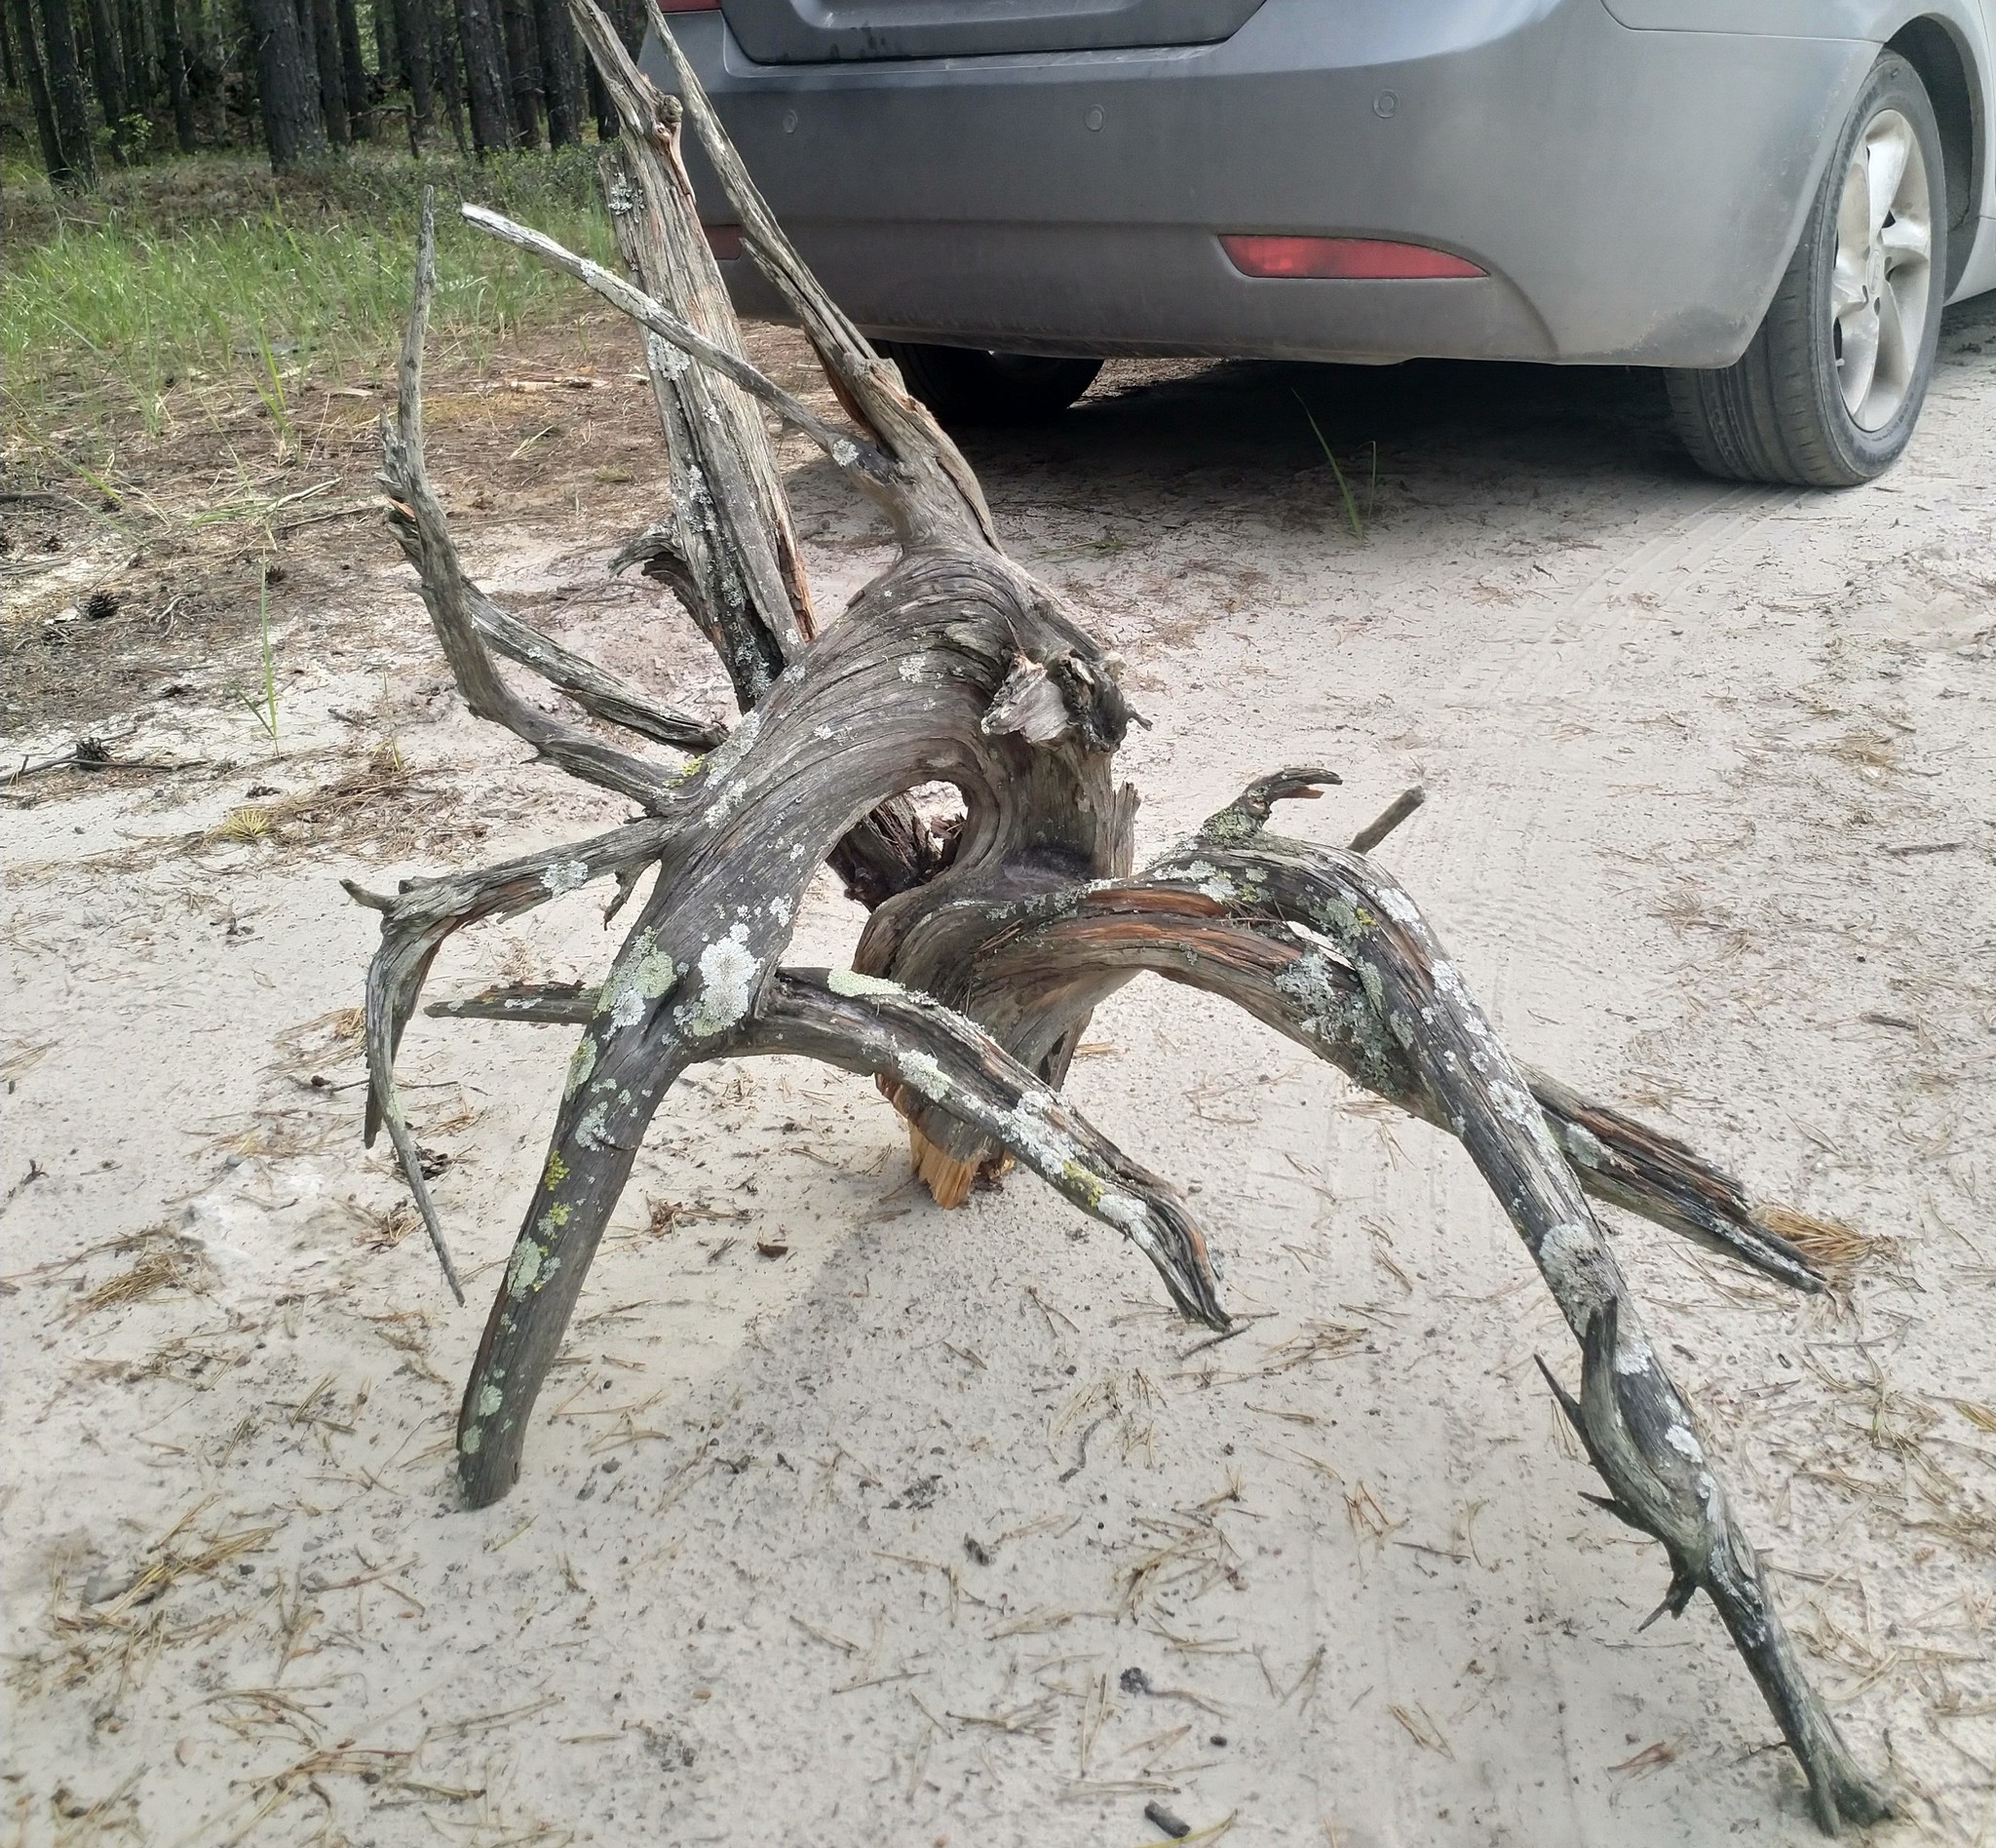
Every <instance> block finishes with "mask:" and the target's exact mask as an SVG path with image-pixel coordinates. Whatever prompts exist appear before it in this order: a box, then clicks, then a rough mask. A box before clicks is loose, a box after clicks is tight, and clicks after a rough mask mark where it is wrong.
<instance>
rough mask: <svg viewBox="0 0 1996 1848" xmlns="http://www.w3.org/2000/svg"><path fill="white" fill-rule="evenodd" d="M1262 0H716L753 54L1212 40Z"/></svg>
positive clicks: (925, 53) (807, 56) (915, 52)
mask: <svg viewBox="0 0 1996 1848" xmlns="http://www.w3.org/2000/svg"><path fill="white" fill-rule="evenodd" d="M1260 5H1261V0H722V5H721V11H722V12H723V13H724V14H725V15H726V17H727V21H728V25H729V27H730V29H731V30H732V31H733V32H734V35H735V39H736V42H737V43H738V44H740V46H741V47H742V49H743V51H745V52H746V53H748V55H749V57H750V58H753V59H755V61H756V62H757V63H759V64H823V63H831V62H835V61H837V62H850V61H856V60H863V59H872V58H977V57H987V56H991V55H994V54H1001V53H1007V52H1101V51H1114V50H1120V49H1123V48H1126V47H1132V46H1152V45H1210V44H1213V43H1215V42H1217V41H1218V40H1220V39H1224V38H1230V37H1231V36H1232V35H1233V34H1234V33H1235V32H1237V31H1239V30H1240V28H1241V26H1242V24H1243V23H1244V22H1245V21H1246V20H1247V19H1248V17H1249V16H1250V15H1251V14H1253V12H1254V11H1255V9H1256V8H1258V7H1259V6H1260Z"/></svg>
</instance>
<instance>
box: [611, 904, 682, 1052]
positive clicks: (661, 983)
mask: <svg viewBox="0 0 1996 1848" xmlns="http://www.w3.org/2000/svg"><path fill="white" fill-rule="evenodd" d="M657 942H658V939H657V936H656V934H655V933H654V932H653V931H652V929H651V927H650V926H649V925H647V926H646V927H645V928H644V929H643V930H641V931H639V932H638V933H637V935H636V937H635V938H634V939H633V941H632V944H631V947H630V949H629V950H627V951H626V952H625V955H624V959H623V961H622V962H621V963H620V964H619V965H618V967H617V968H616V969H614V970H612V971H611V972H610V979H609V981H608V982H604V983H603V990H602V996H601V998H600V999H599V1000H598V1002H597V1003H596V1011H597V1013H598V1014H605V1013H606V1014H608V1015H609V1017H610V1024H611V1025H612V1026H613V1027H617V1028H620V1029H621V1028H624V1027H632V1026H635V1025H636V1024H637V1023H638V1022H639V1021H640V1020H643V1019H644V1016H645V1010H646V1009H647V1007H648V1006H649V1005H650V1004H651V1003H652V1002H654V1001H657V1000H659V999H661V998H662V997H663V996H665V995H667V994H669V993H670V992H671V991H672V984H673V983H674V982H677V981H678V980H679V974H680V971H679V965H678V964H677V963H675V962H674V961H673V960H672V956H671V955H670V954H669V953H668V952H667V951H665V950H663V949H660V948H658V947H657Z"/></svg>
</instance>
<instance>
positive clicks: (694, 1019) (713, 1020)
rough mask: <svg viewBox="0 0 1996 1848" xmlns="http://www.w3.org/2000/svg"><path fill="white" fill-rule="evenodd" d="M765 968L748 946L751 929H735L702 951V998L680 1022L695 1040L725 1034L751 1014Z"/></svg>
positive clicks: (681, 1016) (737, 927)
mask: <svg viewBox="0 0 1996 1848" xmlns="http://www.w3.org/2000/svg"><path fill="white" fill-rule="evenodd" d="M761 969H762V965H761V964H760V963H759V962H757V961H756V959H755V953H754V951H752V950H751V949H750V948H749V927H748V926H747V925H746V924H737V925H735V926H733V927H732V928H731V929H730V930H729V932H728V934H727V936H725V937H723V938H722V939H721V940H720V941H719V942H718V943H710V944H708V946H707V947H706V948H705V949H703V950H702V951H701V952H700V997H699V999H698V1000H697V1001H695V1002H694V1003H693V1005H692V1006H691V1007H689V1008H686V1009H684V1010H682V1012H681V1015H680V1019H681V1020H682V1021H683V1023H684V1025H685V1027H686V1030H687V1032H688V1033H689V1034H691V1035H692V1036H693V1037H694V1038H695V1039H711V1038H712V1037H713V1036H714V1035H715V1034H716V1033H725V1032H726V1031H727V1030H728V1028H729V1027H731V1026H733V1025H734V1024H735V1023H736V1022H737V1021H739V1020H741V1019H742V1018H743V1017H744V1016H745V1015H746V1014H747V1013H748V1012H749V1002H750V1001H751V1000H752V999H753V998H754V994H755V978H756V977H757V976H758V975H759V974H760V973H761Z"/></svg>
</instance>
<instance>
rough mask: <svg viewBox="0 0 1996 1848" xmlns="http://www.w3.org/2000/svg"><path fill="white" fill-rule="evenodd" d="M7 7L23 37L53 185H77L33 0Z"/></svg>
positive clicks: (24, 65)
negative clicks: (60, 127) (44, 60)
mask: <svg viewBox="0 0 1996 1848" xmlns="http://www.w3.org/2000/svg"><path fill="white" fill-rule="evenodd" d="M7 11H8V17H9V19H11V20H12V21H13V25H14V36H15V37H16V38H17V39H18V40H19V50H20V67H21V74H22V76H24V77H25V78H26V80H27V94H28V101H29V102H30V103H31V104H32V105H33V107H34V112H35V134H36V135H37V137H38V138H39V139H40V141H41V144H42V165H43V167H44V168H46V169H47V170H48V174H49V179H50V182H51V183H52V184H53V185H57V186H72V185H75V184H76V183H77V181H76V177H75V175H74V174H73V173H71V171H70V167H69V162H68V160H67V159H66V158H65V156H64V155H63V152H62V136H61V135H60V134H59V133H58V131H57V128H56V105H55V102H54V100H53V99H52V98H51V96H50V95H49V74H48V71H47V70H46V69H45V68H44V66H43V63H42V48H41V46H40V45H38V44H37V43H36V42H35V12H34V6H33V0H7Z"/></svg>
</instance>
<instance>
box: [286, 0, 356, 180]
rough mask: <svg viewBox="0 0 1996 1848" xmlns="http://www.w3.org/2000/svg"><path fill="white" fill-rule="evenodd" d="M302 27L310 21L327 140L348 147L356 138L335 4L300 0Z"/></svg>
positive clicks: (320, 112) (328, 1)
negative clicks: (349, 115) (350, 123)
mask: <svg viewBox="0 0 1996 1848" xmlns="http://www.w3.org/2000/svg"><path fill="white" fill-rule="evenodd" d="M298 18H299V23H300V24H301V25H304V24H306V23H307V22H308V21H309V25H310V31H311V45H312V61H313V64H314V66H315V67H316V68H317V70H318V73H319V115H320V119H321V120H322V121H323V122H324V123H325V124H326V139H327V140H328V141H330V142H331V143H332V145H333V146H334V147H345V146H346V145H347V144H348V143H349V142H350V141H351V140H352V139H353V134H352V132H351V131H350V130H349V129H348V127H347V80H346V73H345V72H344V71H343V70H342V69H341V68H340V57H339V18H338V15H337V14H336V13H335V12H334V11H333V0H298Z"/></svg>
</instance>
